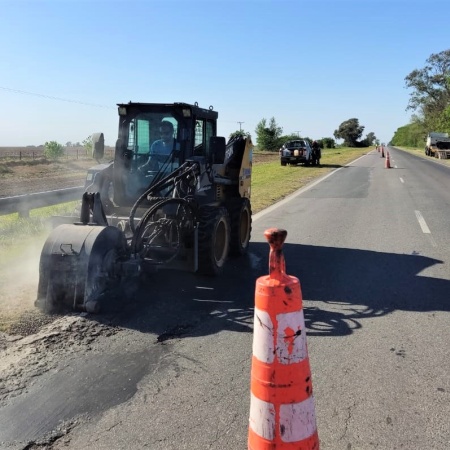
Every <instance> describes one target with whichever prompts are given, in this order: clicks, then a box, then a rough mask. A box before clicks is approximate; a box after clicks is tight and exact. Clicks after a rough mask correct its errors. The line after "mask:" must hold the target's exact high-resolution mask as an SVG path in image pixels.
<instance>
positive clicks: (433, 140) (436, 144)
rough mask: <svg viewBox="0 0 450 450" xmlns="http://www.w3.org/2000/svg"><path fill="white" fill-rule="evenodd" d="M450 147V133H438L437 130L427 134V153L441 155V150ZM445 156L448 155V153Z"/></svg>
mask: <svg viewBox="0 0 450 450" xmlns="http://www.w3.org/2000/svg"><path fill="white" fill-rule="evenodd" d="M449 147H450V138H449V137H448V133H438V132H436V131H430V132H429V133H428V136H427V142H426V144H425V155H427V156H435V157H436V158H437V157H438V156H440V155H439V150H445V149H448V148H449ZM445 153H446V152H445ZM445 157H448V156H447V154H446V155H445Z"/></svg>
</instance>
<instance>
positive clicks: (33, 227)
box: [0, 201, 79, 259]
mask: <svg viewBox="0 0 450 450" xmlns="http://www.w3.org/2000/svg"><path fill="white" fill-rule="evenodd" d="M78 203H79V202H78V201H74V202H68V203H61V204H59V205H54V206H47V207H44V208H37V209H33V210H31V211H30V217H29V218H27V219H25V218H21V217H19V214H18V213H13V214H8V215H6V216H0V250H1V251H2V257H3V259H5V255H4V254H3V251H4V250H8V252H11V251H12V252H13V251H14V249H13V247H15V246H16V245H17V244H18V243H19V242H23V241H24V240H25V241H26V240H27V239H33V238H34V236H35V235H38V234H40V233H43V232H46V231H47V230H48V227H49V219H50V217H51V216H57V215H67V214H71V213H73V211H74V210H75V208H76V206H77V205H78ZM11 249H12V250H11Z"/></svg>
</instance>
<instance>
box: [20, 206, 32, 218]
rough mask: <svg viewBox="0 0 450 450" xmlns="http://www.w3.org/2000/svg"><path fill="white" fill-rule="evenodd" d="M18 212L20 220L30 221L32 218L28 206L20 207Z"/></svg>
mask: <svg viewBox="0 0 450 450" xmlns="http://www.w3.org/2000/svg"><path fill="white" fill-rule="evenodd" d="M17 212H18V214H19V218H20V219H29V218H30V209H29V208H28V206H26V205H20V206H19V207H18V208H17Z"/></svg>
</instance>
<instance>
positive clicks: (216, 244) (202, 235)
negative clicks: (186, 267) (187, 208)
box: [198, 206, 230, 275]
mask: <svg viewBox="0 0 450 450" xmlns="http://www.w3.org/2000/svg"><path fill="white" fill-rule="evenodd" d="M199 213H200V214H199V225H198V272H199V273H200V274H202V275H218V274H220V273H221V272H222V271H223V267H224V265H225V261H226V259H227V257H228V252H229V248H230V219H229V217H228V212H227V210H226V208H223V207H219V208H217V207H213V206H202V207H201V208H200V212H199Z"/></svg>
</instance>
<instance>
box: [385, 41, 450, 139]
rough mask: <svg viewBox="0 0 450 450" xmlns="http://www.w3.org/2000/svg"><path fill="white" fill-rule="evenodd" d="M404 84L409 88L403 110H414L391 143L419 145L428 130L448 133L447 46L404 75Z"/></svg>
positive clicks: (449, 86)
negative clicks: (418, 67)
mask: <svg viewBox="0 0 450 450" xmlns="http://www.w3.org/2000/svg"><path fill="white" fill-rule="evenodd" d="M405 84H406V87H407V88H409V89H411V90H412V91H411V93H410V98H409V102H408V105H407V108H406V110H411V111H413V112H414V113H413V115H412V116H411V121H410V123H408V124H407V125H404V126H402V127H400V128H398V129H397V131H396V132H395V133H394V137H393V138H392V140H391V144H392V145H398V146H405V147H421V146H424V145H425V140H426V136H427V134H428V132H430V131H437V132H441V133H449V134H450V49H449V50H444V51H442V52H440V53H433V54H432V55H431V56H430V57H429V58H428V59H427V60H426V64H425V66H424V67H423V68H421V69H414V70H413V71H412V72H411V73H410V74H408V75H407V76H406V77H405Z"/></svg>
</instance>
